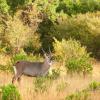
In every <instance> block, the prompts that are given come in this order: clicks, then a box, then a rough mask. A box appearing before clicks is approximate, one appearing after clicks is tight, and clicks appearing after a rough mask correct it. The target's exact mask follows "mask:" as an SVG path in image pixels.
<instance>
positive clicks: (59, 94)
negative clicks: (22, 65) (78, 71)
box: [0, 63, 100, 100]
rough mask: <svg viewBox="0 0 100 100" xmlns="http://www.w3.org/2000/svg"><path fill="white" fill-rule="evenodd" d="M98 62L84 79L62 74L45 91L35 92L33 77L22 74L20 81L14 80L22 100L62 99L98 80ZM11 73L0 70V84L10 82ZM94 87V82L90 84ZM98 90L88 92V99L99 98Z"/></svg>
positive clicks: (99, 76)
mask: <svg viewBox="0 0 100 100" xmlns="http://www.w3.org/2000/svg"><path fill="white" fill-rule="evenodd" d="M99 66H100V63H99V64H98V63H97V64H95V65H94V69H93V75H92V77H86V78H85V79H84V78H83V77H80V76H77V75H75V76H73V77H70V76H68V75H62V76H61V77H59V78H57V79H56V80H54V81H52V84H50V87H48V89H47V91H46V92H42V93H41V92H36V91H35V89H34V80H35V78H32V77H27V76H22V79H21V83H20V84H18V83H17V82H15V86H17V87H18V90H19V93H20V94H21V98H22V100H64V99H65V98H66V96H68V95H71V94H73V93H75V92H76V91H80V90H82V89H84V88H86V87H87V86H88V85H89V84H90V83H91V82H92V81H93V80H94V81H98V82H100V67H99ZM12 76H13V75H12V73H9V72H3V71H0V86H2V85H7V84H10V83H11V80H12ZM92 87H93V88H95V83H93V84H92ZM99 94H100V91H99V90H97V91H95V92H93V91H92V92H90V98H91V99H90V100H100V95H99Z"/></svg>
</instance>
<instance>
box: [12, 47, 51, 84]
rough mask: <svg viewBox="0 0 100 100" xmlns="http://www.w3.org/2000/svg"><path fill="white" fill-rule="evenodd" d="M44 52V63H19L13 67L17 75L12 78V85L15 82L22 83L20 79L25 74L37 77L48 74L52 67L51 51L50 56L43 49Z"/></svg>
mask: <svg viewBox="0 0 100 100" xmlns="http://www.w3.org/2000/svg"><path fill="white" fill-rule="evenodd" d="M42 51H43V53H44V57H45V59H44V61H43V62H29V61H18V62H17V63H16V64H15V65H14V66H13V68H14V72H15V74H14V76H13V78H12V83H14V81H15V80H17V81H20V77H21V76H22V75H23V74H24V75H28V76H33V77H37V76H44V75H46V74H47V73H48V71H49V68H50V66H51V51H50V49H49V52H50V54H49V55H47V54H46V53H45V51H44V50H43V49H42Z"/></svg>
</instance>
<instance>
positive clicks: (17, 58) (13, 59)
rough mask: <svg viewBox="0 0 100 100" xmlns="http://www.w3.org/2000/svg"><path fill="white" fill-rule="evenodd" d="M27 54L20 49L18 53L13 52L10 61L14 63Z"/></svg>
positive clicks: (25, 57) (24, 58)
mask: <svg viewBox="0 0 100 100" xmlns="http://www.w3.org/2000/svg"><path fill="white" fill-rule="evenodd" d="M26 59H27V54H26V53H25V52H24V50H21V51H20V52H19V53H18V54H15V55H14V56H13V58H12V62H13V63H15V62H17V61H19V60H26Z"/></svg>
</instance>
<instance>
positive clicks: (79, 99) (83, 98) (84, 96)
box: [65, 91, 89, 100]
mask: <svg viewBox="0 0 100 100" xmlns="http://www.w3.org/2000/svg"><path fill="white" fill-rule="evenodd" d="M88 99H89V93H88V91H80V92H76V93H75V94H71V95H69V96H67V97H66V98H65V100H88Z"/></svg>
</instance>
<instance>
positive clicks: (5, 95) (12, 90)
mask: <svg viewBox="0 0 100 100" xmlns="http://www.w3.org/2000/svg"><path fill="white" fill-rule="evenodd" d="M2 100H21V97H20V94H19V92H18V90H17V89H16V87H15V86H14V85H7V86H3V87H2Z"/></svg>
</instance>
